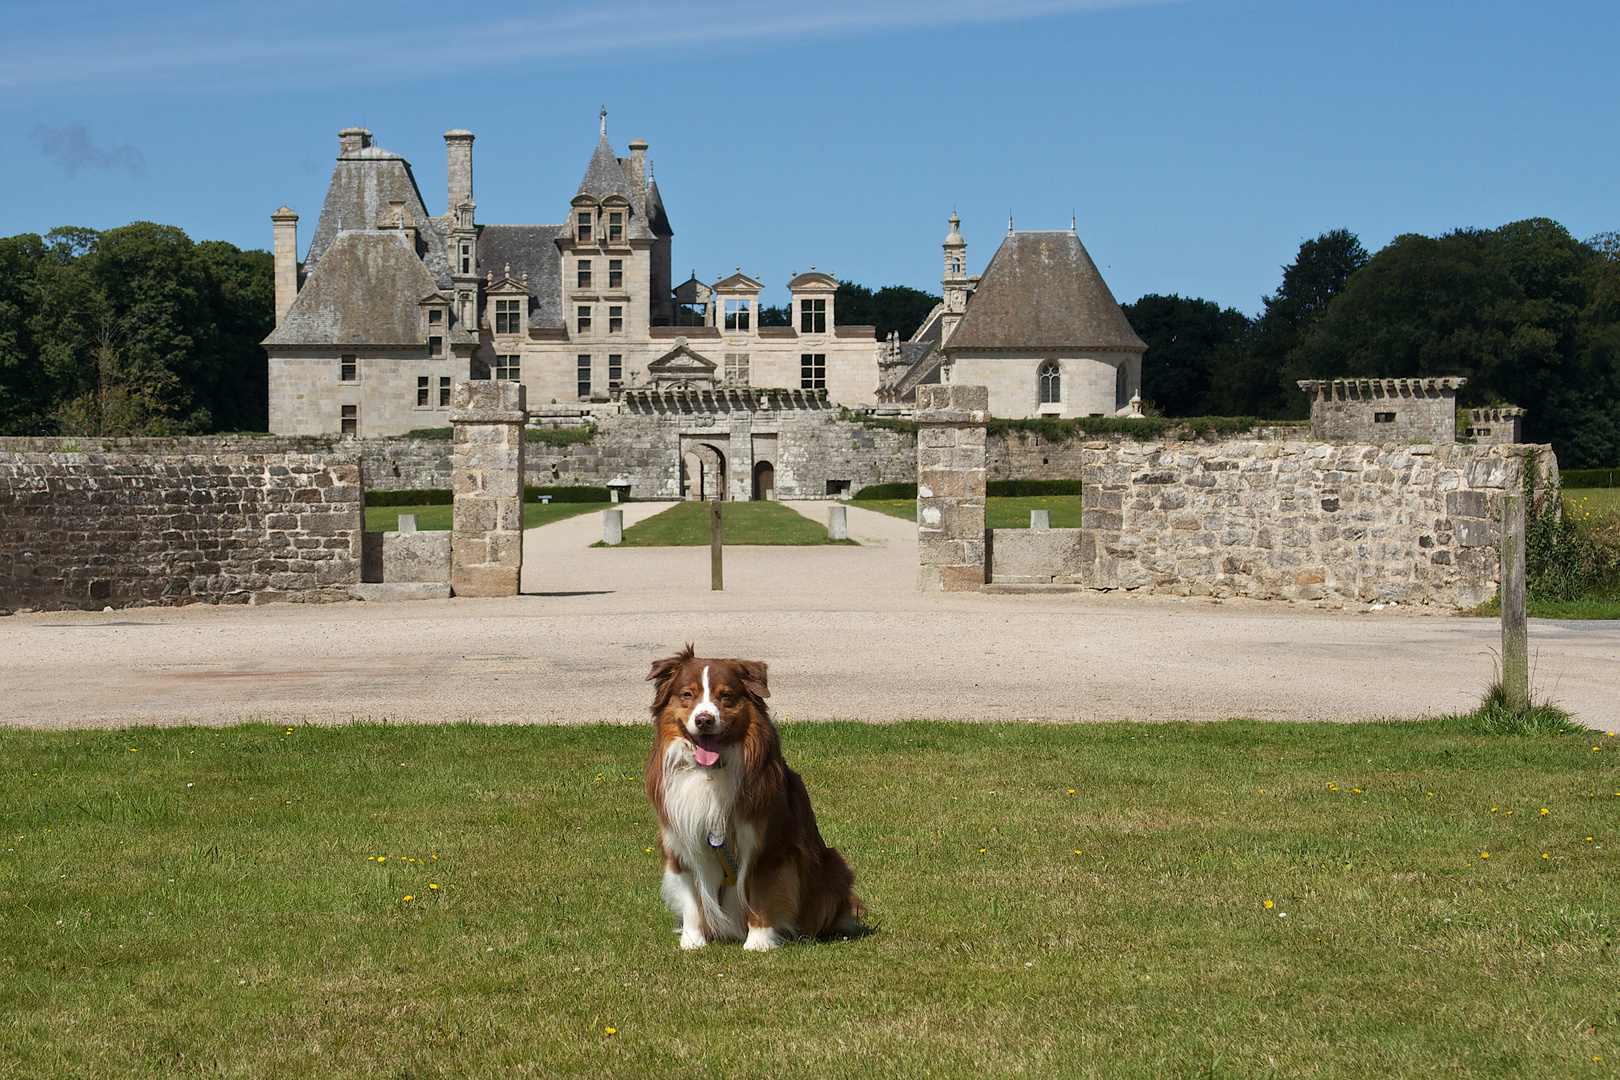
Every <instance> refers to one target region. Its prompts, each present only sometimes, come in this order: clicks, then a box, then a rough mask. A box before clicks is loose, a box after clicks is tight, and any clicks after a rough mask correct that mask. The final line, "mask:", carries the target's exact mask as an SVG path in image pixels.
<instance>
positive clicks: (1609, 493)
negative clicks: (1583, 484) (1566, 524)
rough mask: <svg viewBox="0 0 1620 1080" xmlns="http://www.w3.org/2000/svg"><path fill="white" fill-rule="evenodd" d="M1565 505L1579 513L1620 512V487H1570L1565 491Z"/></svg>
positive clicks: (1571, 510)
mask: <svg viewBox="0 0 1620 1080" xmlns="http://www.w3.org/2000/svg"><path fill="white" fill-rule="evenodd" d="M1564 507H1565V509H1566V510H1567V511H1569V512H1571V513H1578V514H1593V515H1604V514H1617V513H1620V488H1569V489H1566V490H1565V491H1564Z"/></svg>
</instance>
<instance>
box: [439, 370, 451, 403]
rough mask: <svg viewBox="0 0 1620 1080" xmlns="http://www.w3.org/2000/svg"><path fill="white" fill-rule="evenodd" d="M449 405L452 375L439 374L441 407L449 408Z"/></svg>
mask: <svg viewBox="0 0 1620 1080" xmlns="http://www.w3.org/2000/svg"><path fill="white" fill-rule="evenodd" d="M449 407H450V376H448V375H440V376H439V408H441V409H448V408H449Z"/></svg>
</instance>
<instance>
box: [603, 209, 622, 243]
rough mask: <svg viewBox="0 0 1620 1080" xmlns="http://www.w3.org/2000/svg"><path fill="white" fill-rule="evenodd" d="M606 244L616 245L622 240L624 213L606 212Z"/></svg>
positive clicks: (616, 211) (617, 211) (619, 211)
mask: <svg viewBox="0 0 1620 1080" xmlns="http://www.w3.org/2000/svg"><path fill="white" fill-rule="evenodd" d="M607 238H608V243H610V244H617V243H618V242H619V241H620V240H623V239H624V211H623V210H610V211H608V235H607Z"/></svg>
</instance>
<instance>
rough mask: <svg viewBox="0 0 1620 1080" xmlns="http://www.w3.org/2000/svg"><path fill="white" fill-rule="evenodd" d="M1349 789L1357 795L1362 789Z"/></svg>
mask: <svg viewBox="0 0 1620 1080" xmlns="http://www.w3.org/2000/svg"><path fill="white" fill-rule="evenodd" d="M1350 790H1351V791H1353V792H1355V793H1356V794H1357V795H1360V794H1362V790H1361V789H1360V788H1351V789H1350Z"/></svg>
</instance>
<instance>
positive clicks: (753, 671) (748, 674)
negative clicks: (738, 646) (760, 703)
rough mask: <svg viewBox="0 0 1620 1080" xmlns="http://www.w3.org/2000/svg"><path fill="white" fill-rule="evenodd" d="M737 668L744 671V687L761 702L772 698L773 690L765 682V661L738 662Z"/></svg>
mask: <svg viewBox="0 0 1620 1080" xmlns="http://www.w3.org/2000/svg"><path fill="white" fill-rule="evenodd" d="M737 667H738V668H740V669H741V670H742V677H743V687H744V688H745V689H746V690H747V691H748V692H749V693H750V694H753V695H754V696H755V697H757V698H760V699H761V700H763V699H765V698H768V697H770V696H771V688H770V687H769V686H768V685H767V684H766V682H765V667H766V664H765V661H763V660H738V661H737Z"/></svg>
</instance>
